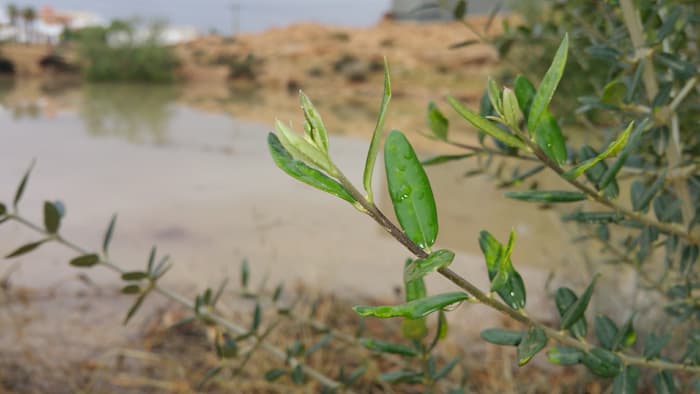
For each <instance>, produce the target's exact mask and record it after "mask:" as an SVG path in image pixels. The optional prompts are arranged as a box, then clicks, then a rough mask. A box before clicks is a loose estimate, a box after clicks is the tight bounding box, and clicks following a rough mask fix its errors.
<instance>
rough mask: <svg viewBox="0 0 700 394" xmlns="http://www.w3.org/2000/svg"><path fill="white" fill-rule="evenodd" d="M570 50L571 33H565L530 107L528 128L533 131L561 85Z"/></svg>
mask: <svg viewBox="0 0 700 394" xmlns="http://www.w3.org/2000/svg"><path fill="white" fill-rule="evenodd" d="M568 52H569V35H568V34H566V35H564V39H563V40H562V42H561V44H560V45H559V49H557V53H556V54H555V55H554V59H553V60H552V64H551V65H550V66H549V69H548V70H547V72H546V73H545V75H544V78H542V83H540V86H539V87H538V88H537V92H536V93H535V97H533V99H532V105H531V107H530V112H529V114H528V119H527V129H528V130H529V131H530V133H532V132H533V131H535V130H537V126H538V125H539V123H540V120H541V117H542V114H544V112H545V111H546V110H547V108H548V107H549V102H550V101H552V97H553V96H554V91H555V90H556V89H557V86H558V85H559V81H560V80H561V77H562V75H564V67H565V66H566V59H567V55H568Z"/></svg>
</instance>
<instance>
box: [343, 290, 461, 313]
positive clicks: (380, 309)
mask: <svg viewBox="0 0 700 394" xmlns="http://www.w3.org/2000/svg"><path fill="white" fill-rule="evenodd" d="M468 298H469V296H468V295H467V294H465V293H462V292H453V293H443V294H436V295H433V296H429V297H425V298H421V299H418V300H415V301H410V302H407V303H405V304H402V305H383V306H365V305H360V306H355V307H353V308H352V309H353V310H354V311H355V312H357V314H359V315H360V316H374V317H381V318H389V317H406V318H409V319H418V318H421V317H425V316H427V315H429V314H431V313H432V312H435V311H437V310H440V309H443V308H445V307H447V306H450V305H452V304H456V303H458V302H462V301H464V300H466V299H468Z"/></svg>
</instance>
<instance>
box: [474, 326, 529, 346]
mask: <svg viewBox="0 0 700 394" xmlns="http://www.w3.org/2000/svg"><path fill="white" fill-rule="evenodd" d="M479 336H481V339H483V340H484V341H486V342H489V343H493V344H495V345H504V346H518V345H520V342H522V340H523V337H524V336H525V333H524V332H522V331H514V330H502V329H500V328H487V329H485V330H482V331H481V333H480V334H479Z"/></svg>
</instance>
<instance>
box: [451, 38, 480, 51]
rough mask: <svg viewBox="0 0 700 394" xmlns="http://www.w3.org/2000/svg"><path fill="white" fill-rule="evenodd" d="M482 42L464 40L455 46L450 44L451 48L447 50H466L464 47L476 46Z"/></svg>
mask: <svg viewBox="0 0 700 394" xmlns="http://www.w3.org/2000/svg"><path fill="white" fill-rule="evenodd" d="M480 42H481V41H479V40H464V41H460V42H456V43H454V44H450V46H449V47H447V48H448V49H458V48H464V47H468V46H472V45H474V44H478V43H480Z"/></svg>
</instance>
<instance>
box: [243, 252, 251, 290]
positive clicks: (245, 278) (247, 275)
mask: <svg viewBox="0 0 700 394" xmlns="http://www.w3.org/2000/svg"><path fill="white" fill-rule="evenodd" d="M249 278H250V266H249V265H248V259H243V262H242V263H241V286H242V287H243V288H246V287H248V279H249Z"/></svg>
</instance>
